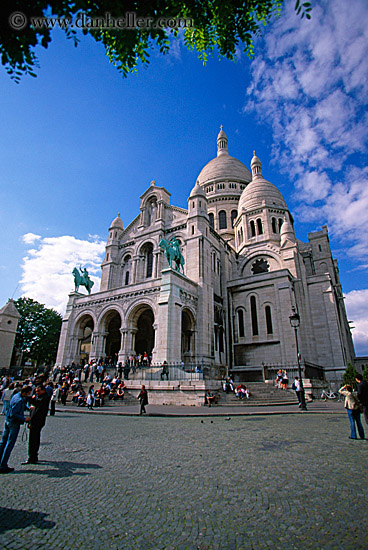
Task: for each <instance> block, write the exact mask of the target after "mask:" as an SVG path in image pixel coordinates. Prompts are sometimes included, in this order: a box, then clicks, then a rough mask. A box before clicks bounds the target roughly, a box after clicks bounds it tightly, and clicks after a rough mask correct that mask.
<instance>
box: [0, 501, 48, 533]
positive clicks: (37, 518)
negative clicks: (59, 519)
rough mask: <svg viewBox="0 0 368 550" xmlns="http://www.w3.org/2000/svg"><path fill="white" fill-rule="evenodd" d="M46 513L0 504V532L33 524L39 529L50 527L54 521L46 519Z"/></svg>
mask: <svg viewBox="0 0 368 550" xmlns="http://www.w3.org/2000/svg"><path fill="white" fill-rule="evenodd" d="M47 516H48V514H45V513H44V512H27V510H16V509H14V508H4V507H3V506H0V534H3V533H5V531H9V530H10V529H24V528H25V527H30V526H31V525H34V526H35V527H38V528H39V529H52V528H53V527H55V525H56V523H55V522H54V521H49V520H47V519H46V517H47Z"/></svg>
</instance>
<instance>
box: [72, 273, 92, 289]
mask: <svg viewBox="0 0 368 550" xmlns="http://www.w3.org/2000/svg"><path fill="white" fill-rule="evenodd" d="M80 271H81V273H79V270H78V268H77V267H75V268H74V269H73V271H72V273H73V275H74V288H75V292H78V290H79V287H80V286H85V287H86V289H87V292H88V294H91V290H92V287H93V285H94V282H93V281H91V279H90V278H89V275H88V271H87V269H86V268H84V270H82V268H80Z"/></svg>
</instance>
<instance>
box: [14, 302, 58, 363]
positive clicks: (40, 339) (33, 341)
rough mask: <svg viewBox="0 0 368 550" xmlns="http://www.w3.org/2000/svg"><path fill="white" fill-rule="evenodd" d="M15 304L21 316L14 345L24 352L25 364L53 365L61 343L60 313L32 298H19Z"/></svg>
mask: <svg viewBox="0 0 368 550" xmlns="http://www.w3.org/2000/svg"><path fill="white" fill-rule="evenodd" d="M14 304H15V307H16V308H17V310H18V312H19V314H20V319H19V323H18V328H17V333H16V335H15V342H14V345H15V347H16V348H17V349H18V350H19V351H21V352H23V363H25V362H26V361H27V360H29V361H35V362H36V364H37V365H41V364H45V365H51V364H52V363H54V362H55V359H56V353H57V347H58V343H59V336H60V329H61V322H62V317H61V315H60V313H58V312H57V311H55V310H53V309H48V308H46V307H45V306H44V305H43V304H40V303H39V302H36V301H35V300H32V298H19V299H18V300H16V301H15V302H14Z"/></svg>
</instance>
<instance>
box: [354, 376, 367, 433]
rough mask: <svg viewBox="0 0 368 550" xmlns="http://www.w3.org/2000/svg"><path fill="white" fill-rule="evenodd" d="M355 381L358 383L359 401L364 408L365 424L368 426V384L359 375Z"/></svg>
mask: <svg viewBox="0 0 368 550" xmlns="http://www.w3.org/2000/svg"><path fill="white" fill-rule="evenodd" d="M355 380H356V381H357V393H358V399H359V401H360V403H361V405H362V406H363V414H364V418H365V422H366V424H368V382H367V380H363V376H362V375H361V374H357V375H356V377H355Z"/></svg>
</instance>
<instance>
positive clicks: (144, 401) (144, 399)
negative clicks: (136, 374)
mask: <svg viewBox="0 0 368 550" xmlns="http://www.w3.org/2000/svg"><path fill="white" fill-rule="evenodd" d="M137 399H139V402H140V404H141V409H140V412H139V414H143V413H146V405H148V392H147V390H146V386H145V385H144V384H142V386H141V391H140V393H139V395H138V397H137Z"/></svg>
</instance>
